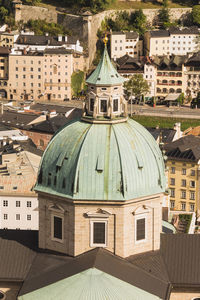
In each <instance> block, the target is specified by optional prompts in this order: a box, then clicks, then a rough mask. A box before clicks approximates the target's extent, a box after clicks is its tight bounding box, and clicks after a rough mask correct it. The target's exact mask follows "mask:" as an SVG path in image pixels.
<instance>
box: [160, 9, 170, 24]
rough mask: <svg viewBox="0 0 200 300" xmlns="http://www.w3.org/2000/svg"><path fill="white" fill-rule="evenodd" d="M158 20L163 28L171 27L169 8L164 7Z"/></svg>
mask: <svg viewBox="0 0 200 300" xmlns="http://www.w3.org/2000/svg"><path fill="white" fill-rule="evenodd" d="M158 19H159V23H161V24H160V27H161V28H164V29H166V28H167V27H169V26H170V15H169V9H168V8H167V7H163V8H161V9H160V10H159V13H158Z"/></svg>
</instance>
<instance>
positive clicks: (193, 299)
mask: <svg viewBox="0 0 200 300" xmlns="http://www.w3.org/2000/svg"><path fill="white" fill-rule="evenodd" d="M192 300H200V297H197V298H192Z"/></svg>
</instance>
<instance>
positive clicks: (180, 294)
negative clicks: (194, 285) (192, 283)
mask: <svg viewBox="0 0 200 300" xmlns="http://www.w3.org/2000/svg"><path fill="white" fill-rule="evenodd" d="M173 290H174V291H172V292H171V295H170V300H193V299H195V298H197V299H199V298H200V293H199V292H198V291H196V292H195V291H194V292H193V291H191V292H189V291H188V289H187V290H182V291H178V290H176V289H173Z"/></svg>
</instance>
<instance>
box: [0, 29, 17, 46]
mask: <svg viewBox="0 0 200 300" xmlns="http://www.w3.org/2000/svg"><path fill="white" fill-rule="evenodd" d="M18 36H19V34H18V33H17V32H16V31H13V32H6V31H5V32H0V46H1V47H8V48H9V49H11V48H13V46H14V42H15V41H16V39H17V37H18Z"/></svg>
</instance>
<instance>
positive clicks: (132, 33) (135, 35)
mask: <svg viewBox="0 0 200 300" xmlns="http://www.w3.org/2000/svg"><path fill="white" fill-rule="evenodd" d="M120 34H125V35H126V38H127V39H137V38H138V35H139V34H138V33H137V32H135V31H125V32H124V31H113V32H112V35H120Z"/></svg>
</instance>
